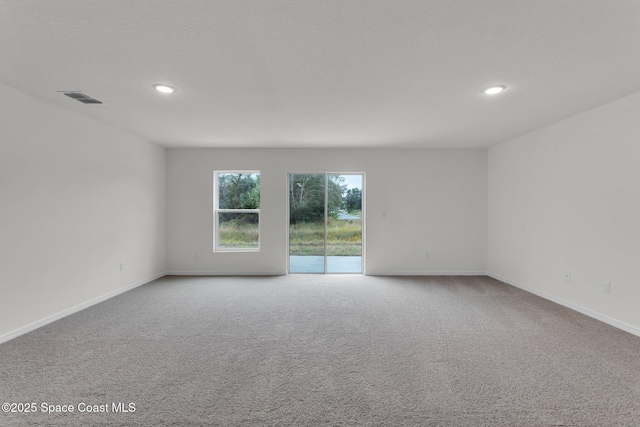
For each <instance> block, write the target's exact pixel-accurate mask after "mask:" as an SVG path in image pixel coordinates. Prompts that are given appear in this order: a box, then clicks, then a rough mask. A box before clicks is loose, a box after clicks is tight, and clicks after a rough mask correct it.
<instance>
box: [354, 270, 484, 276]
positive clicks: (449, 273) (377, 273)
mask: <svg viewBox="0 0 640 427" xmlns="http://www.w3.org/2000/svg"><path fill="white" fill-rule="evenodd" d="M366 275H367V276H486V275H487V273H485V272H484V271H374V272H369V271H367V272H366Z"/></svg>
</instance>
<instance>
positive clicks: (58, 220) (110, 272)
mask: <svg viewBox="0 0 640 427" xmlns="http://www.w3.org/2000/svg"><path fill="white" fill-rule="evenodd" d="M87 108H101V107H100V106H87ZM164 217H165V150H164V148H161V147H158V146H156V145H154V144H150V143H148V142H145V141H143V140H141V139H139V138H136V137H133V136H131V135H129V134H126V133H123V132H121V131H119V130H116V129H114V128H112V127H109V126H106V125H102V124H100V123H98V122H96V121H93V120H91V119H88V118H85V117H82V116H80V115H78V114H75V113H72V112H70V111H67V110H64V109H61V108H59V107H56V106H54V105H52V104H48V103H45V102H42V101H39V100H36V99H35V98H32V97H30V96H28V95H26V94H24V93H21V92H18V91H16V90H14V89H12V88H9V87H7V86H4V85H0V270H1V271H0V342H1V341H3V340H6V339H9V338H11V337H13V336H15V335H17V334H19V333H24V332H26V331H28V330H29V329H32V328H33V327H34V326H38V325H40V324H42V323H46V321H47V320H51V319H54V318H56V317H58V316H59V315H60V314H65V313H69V312H71V311H74V307H75V308H78V306H86V305H87V304H88V303H91V302H95V301H96V299H100V298H101V297H103V296H105V295H112V294H114V293H116V292H119V291H121V290H122V289H123V288H127V287H129V286H132V285H135V284H139V283H141V282H144V281H145V280H148V279H150V278H152V277H155V276H157V275H158V274H161V273H162V272H163V271H164V262H165V244H166V242H165V219H164ZM121 261H122V262H124V263H125V270H124V271H123V272H120V271H119V270H120V268H119V264H120V262H121Z"/></svg>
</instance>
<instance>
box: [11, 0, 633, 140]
mask: <svg viewBox="0 0 640 427" xmlns="http://www.w3.org/2000/svg"><path fill="white" fill-rule="evenodd" d="M0 82H2V83H4V84H6V85H9V86H12V87H14V88H16V89H19V90H21V91H23V92H26V93H29V94H31V95H34V96H36V97H38V98H41V99H44V100H46V101H49V102H52V103H54V104H57V105H60V106H62V107H65V108H68V109H70V110H73V111H76V112H79V113H81V114H84V115H87V116H91V117H94V118H95V119H97V120H100V121H102V122H105V123H109V124H112V125H114V126H116V127H118V128H121V129H124V130H127V131H129V132H131V133H134V134H137V135H139V136H142V137H143V138H145V139H147V140H149V141H153V142H157V143H159V144H162V145H164V146H169V147H294V146H297V147H324V146H328V147H364V146H367V147H373V146H386V147H405V146H406V147H408V146H411V147H478V146H487V145H490V144H493V143H497V142H501V141H504V140H507V139H510V138H512V137H514V136H517V135H520V134H523V133H526V132H528V131H531V130H533V129H536V128H539V127H542V126H544V125H547V124H550V123H553V122H556V121H558V120H561V119H563V118H566V117H569V116H571V115H575V114H577V113H580V112H582V111H585V110H587V109H590V108H593V107H596V106H598V105H602V104H604V103H606V102H609V101H612V100H614V99H617V98H620V97H623V96H625V95H628V94H631V93H634V92H637V91H640V1H638V0H615V1H612V0H564V1H560V0H501V1H498V0H456V1H454V0H438V1H426V0H418V1H402V0H398V1H389V0H352V1H347V0H340V1H338V0H269V1H267V0H173V1H160V0H135V1H132V0H56V1H48V0H0ZM158 82H160V83H167V84H170V85H173V86H175V87H176V88H177V89H178V92H177V93H175V94H173V95H171V96H166V95H165V96H163V95H160V94H158V93H156V92H155V91H154V90H153V89H152V87H151V85H152V84H153V83H158ZM492 84H504V85H507V86H508V88H507V91H505V92H504V93H503V94H501V95H497V96H494V97H488V96H486V95H483V94H482V93H480V90H481V89H482V88H483V87H486V86H489V85H492ZM61 90H82V91H84V92H86V93H87V94H89V95H91V96H93V97H95V98H98V99H100V100H102V101H103V102H105V105H83V104H81V103H79V102H77V101H74V100H72V99H70V98H67V97H65V96H63V95H61V94H59V93H58V91H61Z"/></svg>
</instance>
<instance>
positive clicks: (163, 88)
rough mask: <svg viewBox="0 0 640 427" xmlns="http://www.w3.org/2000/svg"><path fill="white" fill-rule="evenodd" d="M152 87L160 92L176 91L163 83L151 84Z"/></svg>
mask: <svg viewBox="0 0 640 427" xmlns="http://www.w3.org/2000/svg"><path fill="white" fill-rule="evenodd" d="M153 88H154V89H155V90H157V91H158V92H160V93H173V92H175V91H176V90H175V88H172V87H171V86H167V85H163V84H155V85H153Z"/></svg>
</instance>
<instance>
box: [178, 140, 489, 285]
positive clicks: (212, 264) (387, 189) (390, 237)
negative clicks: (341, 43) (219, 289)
mask: <svg viewBox="0 0 640 427" xmlns="http://www.w3.org/2000/svg"><path fill="white" fill-rule="evenodd" d="M486 166H487V157H486V150H484V149H468V150H460V149H458V150H444V149H442V150H441V149H400V150H393V149H168V150H167V248H168V249H167V271H168V272H174V273H218V274H223V273H227V274H259V273H264V274H284V273H285V272H286V262H287V241H286V229H287V228H286V227H287V221H288V220H287V210H286V206H287V196H288V193H287V172H305V171H307V172H322V171H329V172H365V173H366V219H365V223H366V272H367V274H384V273H395V274H412V273H415V274H424V273H437V272H441V273H472V272H480V273H483V272H484V271H485V264H486V224H487V186H486V176H487V175H486V174H487V170H486ZM216 169H221V170H233V169H240V170H242V169H258V170H260V171H261V177H260V179H261V192H262V193H261V233H262V234H261V251H260V252H258V253H220V252H218V253H214V252H213V250H212V247H213V241H212V240H213V214H212V206H213V171H214V170H216ZM382 211H385V212H386V217H384V218H383V217H382V216H381V212H382ZM424 251H429V252H430V255H431V257H430V258H429V259H425V258H424ZM195 254H197V257H196V256H195Z"/></svg>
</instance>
